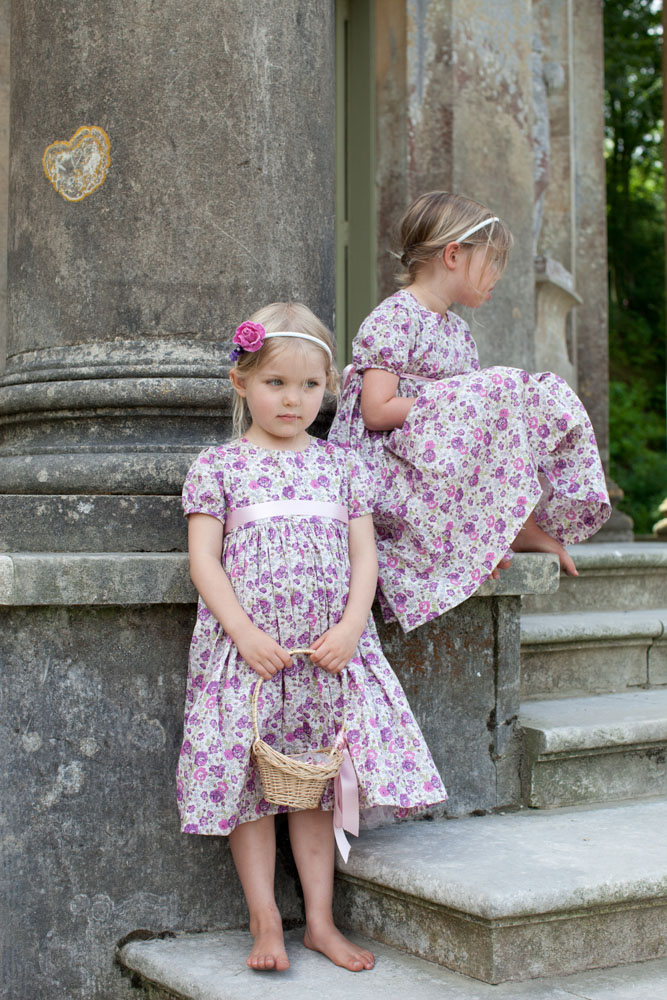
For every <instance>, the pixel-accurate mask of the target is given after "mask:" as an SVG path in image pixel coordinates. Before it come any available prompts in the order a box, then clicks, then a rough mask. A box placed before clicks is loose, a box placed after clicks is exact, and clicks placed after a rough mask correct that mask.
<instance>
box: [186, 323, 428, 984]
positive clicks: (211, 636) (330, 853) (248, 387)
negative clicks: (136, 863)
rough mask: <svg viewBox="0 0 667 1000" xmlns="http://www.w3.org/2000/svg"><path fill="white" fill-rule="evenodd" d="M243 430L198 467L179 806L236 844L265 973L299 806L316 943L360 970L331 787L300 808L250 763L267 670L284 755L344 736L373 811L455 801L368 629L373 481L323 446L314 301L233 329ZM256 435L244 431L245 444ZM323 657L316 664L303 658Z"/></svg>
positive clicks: (328, 357)
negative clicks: (316, 423) (337, 871)
mask: <svg viewBox="0 0 667 1000" xmlns="http://www.w3.org/2000/svg"><path fill="white" fill-rule="evenodd" d="M234 341H235V343H236V344H237V347H236V348H235V350H234V352H233V354H234V360H235V362H236V363H235V365H234V367H233V368H232V370H231V372H230V378H231V381H232V384H233V386H234V389H235V391H236V415H235V416H236V421H235V422H236V426H237V428H238V427H240V425H241V423H242V421H243V417H244V408H247V411H248V413H249V416H250V426H249V428H248V429H247V430H246V432H245V434H243V436H239V437H238V438H237V439H236V440H233V441H231V442H230V443H228V444H225V445H220V446H217V447H211V448H207V449H206V450H205V451H203V452H202V453H201V455H200V456H199V457H198V459H197V460H196V462H195V463H194V464H193V466H192V468H191V469H190V472H189V473H188V477H187V480H186V482H185V486H184V488H183V506H184V509H185V512H186V514H188V515H189V525H188V530H189V549H190V566H191V575H192V579H193V581H194V583H195V586H196V587H197V590H198V591H199V594H200V601H199V608H198V614H197V624H196V627H195V631H194V635H193V637H192V646H191V651H190V662H189V672H188V683H187V695H186V709H185V727H184V730H185V731H184V739H183V746H182V749H181V757H180V764H179V772H178V799H179V810H180V814H181V819H182V827H183V830H184V832H186V833H199V834H218V835H223V836H225V835H228V836H229V841H230V845H231V850H232V855H233V857H234V862H235V864H236V869H237V871H238V874H239V878H240V880H241V884H242V887H243V891H244V893H245V898H246V901H247V904H248V910H249V915H250V930H251V933H252V934H253V936H254V939H255V941H254V947H253V948H252V951H251V953H250V956H249V958H248V965H249V966H250V967H251V968H253V969H278V970H280V969H286V968H287V967H288V965H289V961H288V958H287V955H286V952H285V947H284V943H283V935H282V924H281V919H280V914H279V913H278V910H277V907H276V902H275V898H274V889H273V881H274V868H275V850H276V849H275V834H274V820H273V814H274V813H279V812H288V811H289V816H288V825H289V833H290V840H291V844H292V850H293V853H294V858H295V861H296V865H297V869H298V872H299V877H300V879H301V883H302V886H303V894H304V902H305V912H306V931H305V938H304V943H305V945H306V947H308V948H311V949H314V950H317V951H321V952H323V953H324V954H325V955H327V956H328V957H329V958H330V959H331V960H332V961H333V962H334V963H336V964H337V965H341V966H344V967H345V968H347V969H350V970H351V971H361V970H362V969H370V968H372V966H373V956H372V955H371V954H370V952H368V951H366V950H365V949H363V948H360V947H358V946H357V945H355V944H353V943H352V942H350V941H348V940H347V939H346V938H345V937H343V935H342V934H341V933H340V932H339V931H338V930H337V929H336V927H335V926H334V923H333V917H332V910H331V904H332V893H333V869H334V829H333V823H332V811H331V810H332V808H333V792H332V788H331V787H330V786H331V784H332V782H329V787H328V788H327V790H326V791H325V793H324V795H323V797H322V800H321V803H320V808H319V809H310V810H305V811H290V810H288V809H287V807H285V806H276V805H271V804H269V803H268V802H267V801H266V800H265V799H264V797H263V795H262V786H261V781H260V778H259V774H258V771H257V769H256V766H255V764H254V762H253V759H252V757H251V752H250V751H251V744H252V741H253V729H252V721H251V697H252V693H253V689H254V686H255V684H256V683H258V681H257V676H256V675H259V677H261V678H263V679H264V681H265V683H264V684H263V686H262V690H261V694H260V698H259V719H260V723H259V724H260V730H261V736H262V738H263V739H264V740H265V742H267V743H269V744H270V745H272V746H273V747H274V748H275V749H276V750H278V751H280V752H282V753H289V754H295V753H297V752H300V751H317V750H326V749H327V748H331V747H332V746H333V745H334V743H335V742H336V740H337V738H340V734H344V736H345V738H346V741H347V747H348V750H349V753H350V756H351V759H352V761H353V763H354V769H355V771H356V777H357V781H358V788H359V802H360V805H361V807H363V808H367V807H371V806H375V805H383V806H392V807H394V809H395V810H396V812H397V813H399V814H402V815H404V814H406V813H408V812H410V811H415V810H421V809H424V808H425V807H426V806H428V805H431V804H434V803H436V802H442V801H444V799H446V794H445V791H444V788H443V786H442V782H441V780H440V776H439V775H438V773H437V771H436V768H435V766H434V764H433V760H432V759H431V755H430V754H429V752H428V749H427V747H426V745H425V743H424V740H423V737H422V734H421V732H420V729H419V727H418V725H417V723H416V722H415V719H414V717H413V715H412V713H411V711H410V708H409V706H408V703H407V701H406V698H405V695H404V693H403V691H402V689H401V686H400V684H399V682H398V680H397V678H396V676H395V674H394V673H393V671H392V670H391V668H390V666H389V664H388V663H387V661H386V660H385V658H384V656H383V655H382V650H381V647H380V643H379V641H378V637H377V634H376V631H375V627H374V624H373V620H372V618H371V617H370V615H369V613H370V608H371V603H372V601H373V596H374V593H375V587H376V579H377V561H376V556H375V544H374V538H373V524H372V520H371V514H370V511H371V508H372V492H373V491H372V485H371V477H370V475H369V474H368V472H367V471H366V470H365V468H364V467H363V463H361V462H360V461H359V459H358V458H357V456H355V455H354V454H353V453H351V452H349V451H344V450H343V449H341V448H339V447H338V446H337V445H335V444H331V443H327V442H326V441H321V440H317V439H315V438H311V437H309V435H308V433H307V428H308V427H309V426H310V424H311V423H312V422H313V420H314V419H315V417H316V416H317V413H318V411H319V409H320V404H321V402H322V398H323V395H324V392H325V389H326V388H328V389H330V390H332V391H333V390H334V389H335V388H336V380H337V376H336V373H335V369H334V366H333V362H332V357H333V355H332V344H331V340H330V338H329V335H328V332H327V330H326V329H325V327H324V326H323V325H322V323H320V321H319V320H318V319H317V318H316V317H315V316H314V315H313V314H312V313H311V312H310V310H308V309H307V308H306V307H305V306H303V305H299V304H288V303H287V304H286V303H276V304H274V305H270V306H266V307H265V308H264V309H261V310H260V311H259V312H257V313H255V314H254V316H252V317H251V320H250V321H248V322H245V323H243V324H242V325H241V326H240V327H239V328H238V329H237V331H236V334H235V336H234ZM240 433H241V432H240V431H239V434H240ZM297 647H299V648H309V649H311V650H313V652H312V655H311V656H310V661H312V662H309V660H308V659H307V658H306V657H303V656H299V657H298V658H297V657H296V656H295V657H294V659H292V657H291V656H290V654H289V650H290V649H293V648H297Z"/></svg>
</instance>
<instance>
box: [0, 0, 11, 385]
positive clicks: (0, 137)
mask: <svg viewBox="0 0 667 1000" xmlns="http://www.w3.org/2000/svg"><path fill="white" fill-rule="evenodd" d="M10 6H11V2H10V0H0V373H1V372H2V369H3V368H4V365H5V354H6V351H7V255H6V253H5V247H6V246H7V198H8V193H9V20H10Z"/></svg>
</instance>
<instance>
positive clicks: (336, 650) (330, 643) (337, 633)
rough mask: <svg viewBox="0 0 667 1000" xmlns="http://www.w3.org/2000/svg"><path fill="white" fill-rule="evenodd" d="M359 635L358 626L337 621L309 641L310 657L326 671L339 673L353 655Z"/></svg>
mask: <svg viewBox="0 0 667 1000" xmlns="http://www.w3.org/2000/svg"><path fill="white" fill-rule="evenodd" d="M362 630H363V629H362ZM360 636H361V631H359V629H358V628H355V627H353V626H351V625H348V624H347V623H346V622H344V621H339V622H338V624H337V625H333V626H332V627H331V628H330V629H327V631H326V632H325V633H324V634H323V635H321V636H320V638H319V639H317V640H316V642H313V643H311V654H310V659H311V661H312V662H313V663H314V664H315V666H317V667H321V668H322V669H323V670H326V671H328V673H330V674H339V673H340V672H341V670H344V669H345V667H346V666H347V664H348V663H349V662H350V660H351V659H352V657H353V656H354V651H355V649H356V648H357V643H358V642H359V638H360Z"/></svg>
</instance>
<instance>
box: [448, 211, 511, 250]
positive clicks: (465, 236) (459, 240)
mask: <svg viewBox="0 0 667 1000" xmlns="http://www.w3.org/2000/svg"><path fill="white" fill-rule="evenodd" d="M492 222H500V219H499V218H498V216H497V215H494V216H493V218H492V219H484V222H478V223H477V225H476V226H473V227H472V229H466V231H465V233H462V234H461V235H460V236H457V237H456V239H455V240H452V243H463V241H464V240H467V239H468V237H469V236H472V234H473V233H476V232H477V230H478V229H483V228H484V226H490V225H491V223H492Z"/></svg>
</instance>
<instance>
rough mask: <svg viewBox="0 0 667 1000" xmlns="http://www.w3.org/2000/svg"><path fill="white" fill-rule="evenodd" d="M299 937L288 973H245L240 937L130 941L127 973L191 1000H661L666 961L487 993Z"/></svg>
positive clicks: (448, 975) (449, 975)
mask: <svg viewBox="0 0 667 1000" xmlns="http://www.w3.org/2000/svg"><path fill="white" fill-rule="evenodd" d="M301 938H302V931H300V930H298V929H297V930H293V931H290V932H289V933H288V934H287V950H288V954H289V956H290V961H291V967H290V969H289V970H287V971H286V972H283V973H279V974H278V973H256V972H251V971H250V970H249V969H248V968H247V967H246V966H245V958H246V955H247V953H248V950H249V948H250V941H251V938H250V935H249V934H247V933H246V932H243V931H225V932H222V933H218V934H191V935H182V936H177V937H175V938H171V939H169V938H167V939H164V940H153V941H136V942H131V943H130V944H128V945H126V946H125V947H124V948H123V951H122V956H121V961H122V963H123V964H124V965H125V967H126V968H129V969H131V970H133V971H134V972H136V973H138V974H140V975H141V976H142V977H144V978H145V979H146V980H148V981H150V982H152V983H156V984H160V985H161V986H162V988H163V990H165V992H166V993H167V995H168V992H169V991H171V992H172V993H173V995H174V996H179V997H184V998H187V1000H266V997H267V996H269V995H270V996H271V997H272V998H273V997H275V998H276V1000H281V998H285V1000H306V998H308V1000H310V998H311V997H313V996H316V997H317V998H318V1000H341V998H343V997H346V998H348V1000H365V998H366V997H368V998H373V1000H375V998H376V997H378V996H380V997H382V1000H412V998H418V1000H492V998H493V1000H573V998H577V1000H664V998H665V997H667V959H665V960H659V961H654V962H643V963H640V964H635V965H626V966H621V967H618V968H615V969H603V970H599V971H594V972H586V973H578V974H576V975H573V976H567V977H557V978H550V979H540V980H529V981H528V982H522V983H512V982H509V983H502V984H501V985H499V986H489V985H488V984H486V983H481V982H478V981H477V980H474V979H469V978H467V977H466V976H460V975H457V974H456V973H453V972H449V971H448V970H447V969H443V968H441V967H440V966H437V965H433V964H432V963H430V962H424V961H422V960H421V959H417V958H413V957H411V956H409V955H405V954H403V953H401V952H397V951H395V950H394V949H392V948H388V947H386V946H385V945H381V944H378V943H377V942H374V941H369V940H367V939H363V938H360V937H359V936H358V935H357V936H356V940H358V941H361V942H363V943H364V945H365V946H366V947H368V948H370V949H371V950H372V951H373V952H374V954H375V956H376V966H375V968H374V969H373V970H372V971H371V972H364V973H351V972H347V971H345V970H344V969H338V968H336V967H335V966H333V965H331V963H330V962H329V961H328V960H327V959H326V958H324V957H323V956H322V955H318V954H315V953H313V952H309V951H307V950H306V949H305V948H304V947H303V946H302V944H301Z"/></svg>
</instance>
